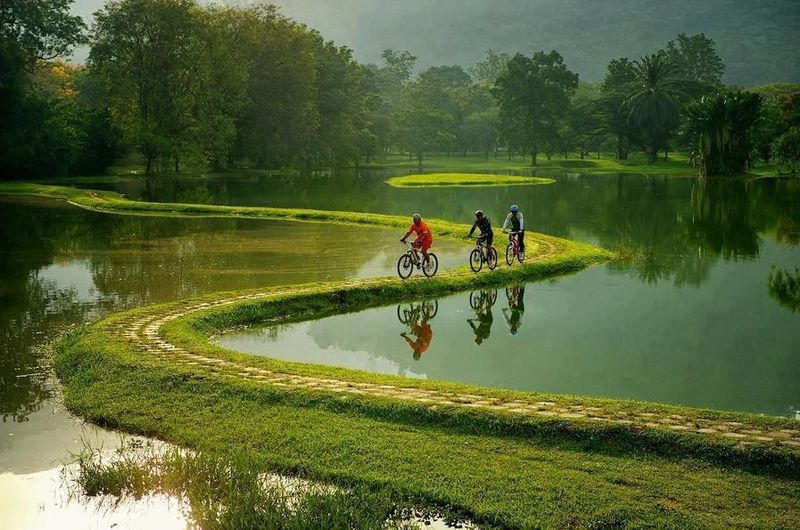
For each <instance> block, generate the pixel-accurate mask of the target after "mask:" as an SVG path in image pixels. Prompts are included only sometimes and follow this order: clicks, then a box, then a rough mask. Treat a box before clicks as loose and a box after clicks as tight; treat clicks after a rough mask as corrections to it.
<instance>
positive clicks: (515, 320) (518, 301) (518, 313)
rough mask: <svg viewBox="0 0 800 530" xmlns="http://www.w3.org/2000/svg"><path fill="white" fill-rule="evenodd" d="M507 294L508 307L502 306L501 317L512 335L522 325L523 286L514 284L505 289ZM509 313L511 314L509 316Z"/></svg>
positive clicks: (523, 310) (523, 306)
mask: <svg viewBox="0 0 800 530" xmlns="http://www.w3.org/2000/svg"><path fill="white" fill-rule="evenodd" d="M506 294H507V295H508V307H507V308H506V307H504V308H503V317H504V318H505V319H506V324H508V331H509V332H510V333H511V334H512V335H516V334H517V331H519V327H520V326H521V325H522V323H521V322H520V321H521V320H522V314H523V313H524V312H525V300H524V297H525V286H524V285H515V286H513V287H511V288H510V289H507V290H506ZM509 313H511V315H510V316H509Z"/></svg>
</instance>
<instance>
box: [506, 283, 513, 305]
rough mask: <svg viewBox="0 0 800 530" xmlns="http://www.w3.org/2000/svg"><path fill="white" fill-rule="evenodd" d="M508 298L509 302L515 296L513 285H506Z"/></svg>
mask: <svg viewBox="0 0 800 530" xmlns="http://www.w3.org/2000/svg"><path fill="white" fill-rule="evenodd" d="M506 298H508V301H509V302H510V301H511V300H513V298H514V290H513V289H511V287H506Z"/></svg>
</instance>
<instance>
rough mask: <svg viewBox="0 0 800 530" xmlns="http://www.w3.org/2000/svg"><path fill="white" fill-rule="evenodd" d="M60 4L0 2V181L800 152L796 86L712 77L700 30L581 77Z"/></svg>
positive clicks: (736, 168) (204, 10)
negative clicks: (116, 173)
mask: <svg viewBox="0 0 800 530" xmlns="http://www.w3.org/2000/svg"><path fill="white" fill-rule="evenodd" d="M70 5H71V2H70V1H69V0H10V1H9V2H8V3H5V4H4V6H6V7H4V8H3V10H2V11H0V16H1V17H2V18H0V28H1V29H2V43H0V44H1V47H0V62H1V63H2V66H3V68H2V74H0V75H2V79H0V91H1V93H0V132H2V137H3V142H2V143H0V176H3V177H6V178H21V177H49V176H58V175H65V174H81V173H93V172H95V173H96V172H102V171H103V170H104V169H105V168H106V167H107V166H108V165H109V164H111V163H113V162H114V161H115V160H117V159H118V158H119V157H120V156H123V155H125V154H129V153H137V154H138V155H140V156H141V157H142V158H143V160H144V163H145V166H146V173H147V174H148V175H152V174H156V173H164V172H167V171H175V172H178V171H181V170H182V168H183V167H184V166H185V163H186V162H187V161H193V162H196V161H200V162H202V163H203V164H208V166H210V167H211V168H213V169H215V170H222V169H226V168H232V167H259V168H280V167H286V166H295V167H330V166H340V165H358V164H359V163H363V162H372V161H375V160H379V159H381V158H382V157H383V156H385V155H386V154H387V153H388V152H391V151H395V152H405V153H408V154H409V156H410V157H415V158H416V159H417V160H419V161H420V163H421V162H422V160H423V158H424V156H425V154H426V153H431V152H446V153H448V154H456V153H460V154H467V153H481V154H483V156H484V157H486V158H488V157H489V156H495V157H497V156H511V155H513V154H517V155H525V156H529V157H530V161H531V164H532V165H535V164H536V163H537V158H538V157H539V156H540V155H541V156H546V157H547V158H548V159H550V158H552V157H555V156H563V157H565V158H566V157H567V156H570V155H573V154H577V156H580V157H581V158H582V157H584V156H586V154H587V153H588V152H590V151H591V152H599V151H609V152H614V153H615V154H616V156H617V157H618V158H620V159H625V158H627V156H628V153H629V152H631V151H632V150H638V151H641V152H643V153H645V155H646V157H647V159H648V161H650V162H654V161H655V160H656V157H657V156H659V154H658V153H659V152H663V153H664V156H668V153H669V152H670V151H674V150H680V151H684V152H686V153H687V154H688V155H689V156H690V158H691V160H692V162H693V163H694V164H695V165H696V166H697V167H698V170H699V172H700V173H701V174H707V175H715V174H735V173H742V172H745V171H748V170H749V169H750V168H751V167H752V165H753V163H754V162H755V161H756V160H758V159H760V160H762V161H766V162H772V163H776V164H780V165H782V166H785V167H787V168H788V169H790V170H794V169H795V168H796V166H797V164H798V159H800V153H798V151H799V149H798V143H800V142H799V140H800V90H798V86H797V85H791V84H783V85H776V84H773V85H769V86H765V87H760V88H755V89H751V90H748V91H743V90H739V89H732V88H730V87H726V86H725V84H724V79H725V72H726V70H727V66H726V63H725V61H724V60H723V58H722V57H721V56H720V55H719V53H718V51H717V45H716V42H715V41H714V40H713V39H711V38H709V37H708V36H706V35H705V34H704V33H697V34H693V35H689V34H685V33H679V34H678V35H675V36H673V37H672V38H670V39H669V40H667V41H665V42H663V43H661V45H660V47H659V48H658V49H657V50H654V51H652V50H647V49H630V50H628V51H627V52H626V55H625V56H623V57H617V58H614V59H612V60H611V61H609V62H607V63H606V64H605V65H604V67H605V71H604V74H603V77H602V81H600V82H596V83H587V82H582V81H581V80H580V77H579V74H578V73H577V72H575V71H573V70H572V69H571V68H570V66H569V64H568V62H567V61H566V60H565V59H564V57H563V56H562V54H561V53H560V52H559V51H556V50H551V49H546V50H544V51H535V52H533V53H530V54H523V53H515V54H511V53H505V52H496V51H492V50H489V51H488V52H485V53H484V55H483V56H482V58H481V59H480V60H479V61H477V62H475V63H474V64H471V65H467V66H460V65H452V64H450V65H436V66H430V67H427V68H421V67H420V60H419V58H418V57H416V56H415V55H413V54H412V53H410V52H409V51H397V50H393V49H385V50H383V52H382V53H381V56H380V61H377V62H376V63H366V64H362V63H360V62H358V61H357V60H355V59H354V57H353V54H352V51H351V50H350V49H349V48H347V47H343V46H340V45H338V44H335V43H333V42H331V41H328V40H325V39H324V38H323V37H322V35H321V34H320V33H318V32H317V31H316V30H314V29H311V28H309V27H308V26H305V25H302V24H300V23H298V22H296V21H294V20H292V19H290V18H288V17H286V16H284V15H283V14H281V13H280V11H279V10H278V9H277V8H275V7H272V6H266V7H264V6H258V7H242V8H240V7H220V6H217V5H205V4H200V3H198V2H196V1H195V0H110V1H108V2H107V3H106V4H105V5H104V7H103V8H102V9H101V10H99V11H98V12H97V13H96V14H95V16H94V20H93V22H92V23H91V25H90V27H87V25H86V24H85V23H84V22H83V21H82V19H81V18H80V17H76V16H74V15H72V14H71V13H70ZM511 11H513V9H512V10H511ZM504 12H505V10H504ZM484 22H485V21H484ZM412 40H413V39H412ZM77 45H86V46H88V47H89V50H90V51H89V55H88V60H87V63H86V65H85V66H75V65H71V64H69V63H66V62H63V60H61V59H60V58H63V57H65V56H67V55H68V54H69V53H70V52H71V50H72V49H73V48H74V47H75V46H77ZM787 56H788V57H794V54H792V53H787Z"/></svg>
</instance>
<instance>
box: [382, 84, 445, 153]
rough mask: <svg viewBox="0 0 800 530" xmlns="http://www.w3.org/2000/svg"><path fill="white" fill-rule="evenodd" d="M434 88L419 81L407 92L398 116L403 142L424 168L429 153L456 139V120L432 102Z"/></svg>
mask: <svg viewBox="0 0 800 530" xmlns="http://www.w3.org/2000/svg"><path fill="white" fill-rule="evenodd" d="M429 96H430V86H429V85H428V84H427V83H423V82H421V81H417V82H415V83H411V84H410V85H408V86H407V87H405V88H404V90H403V105H402V107H401V110H400V111H398V113H397V114H396V116H395V119H396V120H397V123H398V126H399V129H400V135H401V140H402V142H403V144H404V145H405V146H406V147H407V148H408V150H409V152H410V153H411V154H413V155H414V156H415V157H416V159H417V161H418V162H419V164H420V165H422V159H423V156H424V154H425V152H426V151H430V150H432V149H434V148H436V147H438V146H442V145H447V144H450V143H452V142H453V140H454V139H455V136H454V134H453V133H452V124H453V117H452V115H451V114H449V113H447V112H445V111H443V110H441V109H439V108H437V107H435V106H434V105H432V104H431V103H430V102H429V99H428V98H429Z"/></svg>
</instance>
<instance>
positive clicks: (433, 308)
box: [422, 300, 439, 320]
mask: <svg viewBox="0 0 800 530" xmlns="http://www.w3.org/2000/svg"><path fill="white" fill-rule="evenodd" d="M438 312H439V301H438V300H434V301H433V302H431V301H430V300H425V301H424V302H422V314H423V315H425V318H427V319H429V320H430V319H431V318H433V317H435V316H436V313H438Z"/></svg>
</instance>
